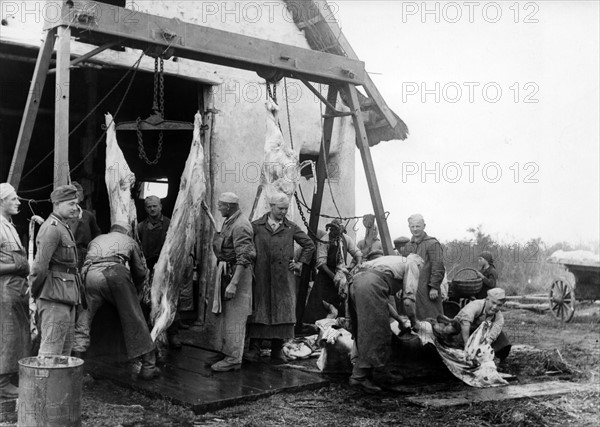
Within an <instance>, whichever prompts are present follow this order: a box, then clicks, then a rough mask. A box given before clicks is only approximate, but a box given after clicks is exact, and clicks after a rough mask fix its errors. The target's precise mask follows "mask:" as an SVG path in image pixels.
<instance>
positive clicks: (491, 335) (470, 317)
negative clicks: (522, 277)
mask: <svg viewBox="0 0 600 427" xmlns="http://www.w3.org/2000/svg"><path fill="white" fill-rule="evenodd" d="M505 302H506V293H505V292H504V289H501V288H493V289H490V290H489V291H488V292H487V297H486V298H485V299H476V300H474V301H471V302H470V303H468V304H467V305H465V306H464V307H463V308H462V310H460V311H459V312H458V314H457V315H456V316H455V317H454V319H447V318H445V317H444V316H439V317H438V319H439V320H445V321H446V322H447V323H449V324H448V325H447V326H445V327H438V328H434V329H436V330H437V332H441V333H442V334H444V335H447V336H448V335H454V334H459V335H458V338H459V339H458V343H459V345H462V346H466V345H467V342H468V341H469V336H470V335H471V333H473V332H474V331H475V330H476V329H477V328H478V327H479V326H480V325H481V324H482V323H483V322H488V323H489V325H490V327H489V329H488V332H487V335H486V342H487V344H490V345H491V346H492V348H493V349H494V352H495V353H496V357H498V358H499V359H500V360H504V359H506V358H507V357H508V353H509V352H510V349H511V344H510V342H509V341H508V338H507V337H506V335H505V334H504V332H502V328H503V327H504V316H503V315H502V312H501V311H500V309H501V308H502V306H503V305H504V303H505Z"/></svg>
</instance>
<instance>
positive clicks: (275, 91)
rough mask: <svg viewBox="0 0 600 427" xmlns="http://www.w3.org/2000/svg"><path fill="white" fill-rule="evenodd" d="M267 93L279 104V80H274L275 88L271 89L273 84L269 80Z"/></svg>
mask: <svg viewBox="0 0 600 427" xmlns="http://www.w3.org/2000/svg"><path fill="white" fill-rule="evenodd" d="M267 95H269V98H271V99H272V100H273V102H275V104H277V82H273V90H272V91H271V85H270V84H269V81H268V80H267Z"/></svg>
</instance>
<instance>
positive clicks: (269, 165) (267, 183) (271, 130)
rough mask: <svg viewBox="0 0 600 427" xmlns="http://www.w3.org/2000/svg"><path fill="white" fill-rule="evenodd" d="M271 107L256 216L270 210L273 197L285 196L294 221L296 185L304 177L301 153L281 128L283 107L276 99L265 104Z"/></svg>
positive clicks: (268, 110) (290, 215) (289, 212)
mask: <svg viewBox="0 0 600 427" xmlns="http://www.w3.org/2000/svg"><path fill="white" fill-rule="evenodd" d="M265 106H266V108H267V133H266V139H265V147H264V160H263V166H262V174H261V185H262V186H263V191H262V193H261V195H260V199H259V203H258V205H257V208H256V212H255V214H254V217H253V218H251V220H252V219H254V218H260V217H261V216H262V215H264V214H265V213H267V212H268V211H270V205H269V200H270V198H271V196H273V195H275V194H278V193H283V194H285V195H286V196H288V198H289V200H290V208H289V210H288V214H287V217H288V218H294V213H295V208H294V206H295V205H296V203H295V200H294V199H293V197H294V193H295V192H296V185H297V183H298V180H299V178H300V165H299V163H298V153H296V152H295V151H294V150H293V149H292V147H291V144H290V143H288V142H286V141H285V139H284V138H283V134H282V133H281V129H280V128H279V121H278V118H277V116H278V114H279V107H278V106H277V104H275V103H274V102H273V101H272V100H268V101H267V102H266V103H265Z"/></svg>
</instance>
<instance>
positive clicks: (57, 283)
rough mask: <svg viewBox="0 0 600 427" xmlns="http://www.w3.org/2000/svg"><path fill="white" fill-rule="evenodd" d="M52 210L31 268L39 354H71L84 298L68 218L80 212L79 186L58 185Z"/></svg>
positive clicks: (52, 197)
mask: <svg viewBox="0 0 600 427" xmlns="http://www.w3.org/2000/svg"><path fill="white" fill-rule="evenodd" d="M50 199H51V200H52V205H53V210H52V213H51V214H50V216H49V217H48V219H47V220H46V221H45V222H44V223H43V224H42V226H41V227H40V231H39V232H38V235H37V238H36V246H37V252H36V254H35V260H34V262H33V265H32V267H31V275H30V276H29V280H30V281H31V294H32V296H33V297H34V298H36V300H37V301H36V304H37V311H38V318H39V328H40V333H41V343H40V351H39V355H40V356H46V355H55V354H62V355H63V356H69V355H70V354H71V347H72V346H73V326H74V325H75V312H76V308H77V306H78V305H79V304H80V303H81V302H82V300H81V289H80V288H81V280H80V278H79V272H78V269H77V247H76V244H75V238H74V237H73V233H72V232H71V229H70V228H69V226H68V225H67V223H66V221H67V220H68V219H71V218H73V217H75V216H76V215H77V214H78V213H79V209H78V207H77V203H78V201H79V197H78V195H77V188H75V187H74V186H72V185H62V186H60V187H57V188H56V189H55V190H54V191H53V192H52V193H51V194H50Z"/></svg>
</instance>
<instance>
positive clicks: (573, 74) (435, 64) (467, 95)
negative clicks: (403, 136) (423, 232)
mask: <svg viewBox="0 0 600 427" xmlns="http://www.w3.org/2000/svg"><path fill="white" fill-rule="evenodd" d="M330 3H334V2H330ZM423 4H424V3H423V2H402V1H368V2H367V1H337V2H335V5H334V8H336V11H335V13H336V18H337V20H338V22H339V24H340V25H341V27H342V30H343V31H344V34H345V35H346V37H347V38H348V39H349V41H350V43H351V44H352V46H353V48H354V49H355V51H356V52H357V54H358V55H359V57H360V59H361V60H363V61H364V62H365V63H366V68H367V71H368V72H370V73H371V76H372V78H373V80H374V81H375V83H376V85H377V86H378V88H379V90H380V91H381V93H382V94H383V96H384V98H385V99H386V101H387V103H388V105H389V106H390V107H391V108H392V109H393V110H394V111H395V112H396V113H397V114H398V115H399V116H400V117H401V118H402V119H403V120H404V121H405V122H406V123H407V125H408V127H409V129H410V136H409V138H408V139H407V140H406V141H405V142H400V141H391V142H384V143H382V144H380V145H378V146H376V147H374V148H373V149H372V155H373V159H374V162H375V168H376V171H377V176H378V179H379V184H380V187H381V192H382V197H383V203H384V207H385V209H386V210H389V211H390V212H391V215H390V217H389V225H390V229H391V234H392V237H396V236H399V235H407V234H408V233H409V232H408V228H407V225H406V218H407V217H408V216H409V215H410V214H411V213H414V212H421V213H422V214H423V215H424V216H425V219H426V223H427V231H428V232H429V233H430V234H431V235H434V236H436V237H438V238H439V239H441V240H450V239H454V238H463V237H466V236H467V234H468V233H467V232H466V229H467V228H469V227H474V226H477V225H478V224H482V225H483V229H484V231H486V232H487V233H490V234H491V235H492V236H494V237H496V238H498V239H500V240H502V241H505V242H514V241H519V242H520V241H525V240H527V239H529V238H534V237H541V238H542V239H543V240H544V241H546V242H549V243H552V242H556V241H568V242H572V243H579V242H584V243H587V242H591V241H596V242H597V241H598V240H599V193H600V191H599V181H600V178H599V173H598V170H599V157H600V155H599V125H598V122H599V115H600V114H599V90H598V85H599V84H598V76H599V67H598V62H599V53H598V52H599V49H600V47H599V27H598V22H599V8H598V2H596V1H585V2H572V1H569V2H567V1H552V2H528V3H525V2H522V3H518V4H515V3H514V2H498V3H494V2H471V3H469V2H452V3H444V2H427V4H426V5H427V10H424V7H423ZM436 10H437V12H436ZM427 12H429V13H427ZM436 21H437V22H436ZM515 21H516V22H515ZM423 172H425V174H423ZM356 191H357V207H356V212H357V214H364V213H367V212H369V211H371V210H372V208H371V203H370V199H369V195H368V189H367V186H366V180H365V177H364V173H363V172H362V165H361V161H360V156H359V155H358V151H357V174H356ZM362 233H363V232H362V231H361V232H359V236H360V237H362ZM408 235H409V234H408Z"/></svg>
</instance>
